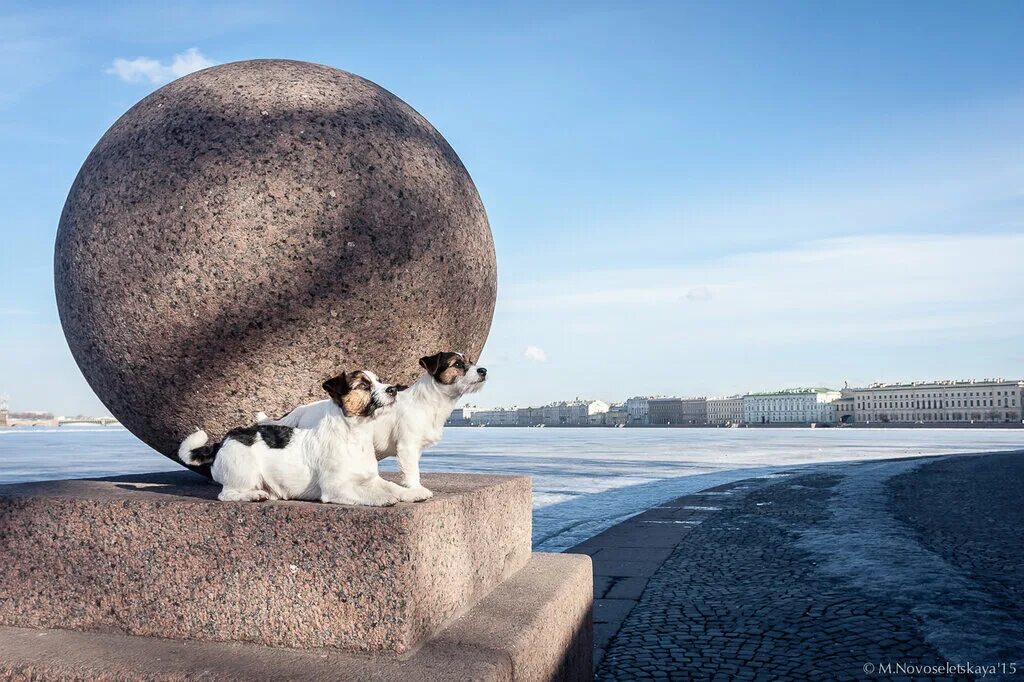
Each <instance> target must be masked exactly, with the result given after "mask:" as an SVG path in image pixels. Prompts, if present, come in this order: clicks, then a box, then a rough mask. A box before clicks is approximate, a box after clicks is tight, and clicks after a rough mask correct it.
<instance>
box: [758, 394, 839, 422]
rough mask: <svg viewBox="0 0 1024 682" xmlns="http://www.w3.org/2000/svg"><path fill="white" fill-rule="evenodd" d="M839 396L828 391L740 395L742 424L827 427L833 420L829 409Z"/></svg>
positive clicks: (832, 408) (833, 414)
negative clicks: (741, 396)
mask: <svg viewBox="0 0 1024 682" xmlns="http://www.w3.org/2000/svg"><path fill="white" fill-rule="evenodd" d="M839 397H840V394H839V391H833V390H832V389H828V388H790V389H786V390H782V391H774V392H770V393H751V394H748V395H745V396H743V421H745V422H747V423H748V424H813V423H820V424H828V423H832V422H833V421H835V408H834V407H831V406H830V403H831V402H832V401H833V400H836V399H837V398H839Z"/></svg>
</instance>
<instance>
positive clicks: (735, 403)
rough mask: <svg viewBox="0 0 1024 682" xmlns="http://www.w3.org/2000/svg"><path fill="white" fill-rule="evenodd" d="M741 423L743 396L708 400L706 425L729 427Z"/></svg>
mask: <svg viewBox="0 0 1024 682" xmlns="http://www.w3.org/2000/svg"><path fill="white" fill-rule="evenodd" d="M742 423H743V396H741V395H736V396H730V397H728V398H708V424H711V425H712V426H731V425H732V424H742Z"/></svg>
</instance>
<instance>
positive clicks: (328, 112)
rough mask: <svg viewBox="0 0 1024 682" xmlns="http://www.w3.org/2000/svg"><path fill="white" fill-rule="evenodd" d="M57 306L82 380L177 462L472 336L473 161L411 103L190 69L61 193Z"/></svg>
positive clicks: (483, 273) (306, 72)
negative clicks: (365, 375) (329, 383)
mask: <svg viewBox="0 0 1024 682" xmlns="http://www.w3.org/2000/svg"><path fill="white" fill-rule="evenodd" d="M54 268H55V280H56V292H57V306H58V309H59V311H60V318H61V323H62V324H63V326H64V333H65V335H66V336H67V340H68V344H69V345H70V347H71V351H72V353H73V354H74V357H75V360H76V361H77V362H78V365H79V367H81V369H82V372H83V373H84V374H85V377H86V379H87V380H88V382H89V384H90V386H92V388H93V390H94V391H95V392H96V394H97V395H98V396H99V398H100V399H101V400H102V401H103V403H104V404H105V405H106V406H107V407H108V408H109V409H110V411H111V413H112V414H113V415H114V416H116V417H117V418H118V419H119V420H120V421H121V423H123V424H124V425H125V426H126V427H127V428H128V429H130V430H131V431H132V433H134V434H135V435H136V436H138V437H139V438H141V439H142V440H143V441H145V442H146V443H147V444H149V445H150V446H152V447H153V448H155V449H156V450H158V451H159V452H161V453H163V454H165V455H167V456H169V457H173V456H174V455H175V452H176V450H177V447H178V443H179V441H180V440H181V439H182V438H183V437H184V436H185V435H187V434H188V433H190V432H192V431H193V430H194V429H196V427H202V428H205V429H206V430H207V431H208V432H209V433H210V434H211V436H213V437H217V436H220V435H222V434H223V433H224V432H226V431H227V430H228V429H230V428H232V427H234V426H239V425H243V424H249V423H251V422H252V418H253V413H255V412H256V411H257V410H264V411H266V412H267V413H269V414H271V415H280V414H283V413H285V412H287V411H288V410H290V409H291V408H292V407H294V406H296V405H299V404H301V403H304V402H308V401H311V400H319V399H321V398H323V397H325V396H324V394H323V392H322V390H321V388H320V384H321V382H323V380H324V379H326V378H328V377H330V376H333V375H335V374H336V373H337V372H338V371H339V370H342V369H353V368H362V367H367V368H370V369H373V370H374V371H377V372H378V373H379V374H380V375H381V376H382V377H384V378H386V379H389V380H391V381H395V382H411V381H413V380H414V379H415V378H416V376H417V375H418V373H419V369H418V367H417V361H418V359H419V358H420V357H421V356H423V355H427V354H432V353H435V352H437V351H439V350H461V351H463V352H466V353H468V354H469V355H470V356H471V357H475V356H477V355H478V354H479V353H480V351H481V350H482V349H483V345H484V342H485V340H486V339H487V333H488V331H489V329H490V324H491V316H492V314H493V312H494V302H495V291H496V266H495V259H494V244H493V242H492V239H491V232H490V228H489V226H488V223H487V216H486V214H485V212H484V207H483V204H482V203H481V201H480V196H479V195H478V193H477V190H476V187H475V186H474V185H473V181H472V179H470V177H469V173H467V172H466V169H465V167H464V166H463V165H462V162H461V161H460V160H459V157H458V156H457V155H456V154H455V152H454V151H453V150H452V148H451V147H450V146H449V145H448V143H447V142H446V141H445V139H444V138H443V137H441V135H440V133H438V132H437V131H436V130H435V129H434V128H433V127H432V126H431V125H430V123H428V122H427V120H426V119H424V118H423V117H422V116H420V115H419V114H418V113H417V112H416V111H414V110H413V109H412V108H411V107H409V105H407V104H406V103H405V102H403V101H402V100H400V99H398V98H397V97H395V96H394V95H393V94H391V93H390V92H388V91H387V90H384V89H383V88H381V87H380V86H378V85H375V84H374V83H371V82H370V81H367V80H365V79H363V78H360V77H358V76H355V75H353V74H350V73H346V72H344V71H339V70H337V69H333V68H329V67H326V66H320V65H316V64H309V63H305V62H294V61H282V60H256V61H246V62H236V63H233V64H225V65H223V66H217V67H214V68H211V69H206V70H204V71H200V72H197V73H194V74H191V75H189V76H185V77H184V78H181V79H179V80H176V81H174V82H173V83H170V84H168V85H166V86H164V87H163V88H161V89H159V90H157V91H156V92H154V93H153V94H151V95H149V96H148V97H146V98H145V99H143V100H142V101H141V102H139V103H138V104H136V105H135V106H134V107H132V108H131V109H130V110H129V111H128V112H127V113H126V114H125V115H124V116H122V117H121V118H120V119H118V121H117V122H116V123H115V124H114V125H113V126H112V127H111V128H110V130H108V131H107V133H106V134H105V135H104V136H103V138H102V139H101V140H100V141H99V143H98V144H97V145H96V147H95V149H93V150H92V153H91V154H89V157H88V158H87V159H86V161H85V164H84V165H83V166H82V169H81V171H80V172H79V173H78V177H77V178H76V179H75V182H74V185H72V187H71V192H70V193H69V195H68V199H67V203H66V204H65V206H64V211H63V214H62V215H61V219H60V227H59V229H58V232H57V244H56V253H55V257H54Z"/></svg>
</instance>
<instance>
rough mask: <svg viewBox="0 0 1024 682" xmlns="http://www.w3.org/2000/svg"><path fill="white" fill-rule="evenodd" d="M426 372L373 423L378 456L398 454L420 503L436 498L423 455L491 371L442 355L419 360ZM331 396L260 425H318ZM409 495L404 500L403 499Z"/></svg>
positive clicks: (406, 482)
mask: <svg viewBox="0 0 1024 682" xmlns="http://www.w3.org/2000/svg"><path fill="white" fill-rule="evenodd" d="M420 367H422V368H423V369H424V370H425V373H424V375H423V376H422V377H420V378H419V379H418V380H417V381H416V382H415V383H414V384H413V385H412V386H410V387H409V388H408V390H405V391H402V393H400V394H399V395H398V398H397V400H396V402H395V407H394V409H392V410H388V412H387V413H386V414H384V415H383V416H381V418H380V419H376V420H374V422H373V448H374V450H375V451H376V455H377V459H384V458H385V457H392V456H397V457H398V466H399V468H401V470H402V483H403V485H404V486H405V488H406V490H407V492H408V493H411V494H412V495H413V497H414V499H415V500H416V501H417V502H418V501H420V500H426V499H428V498H429V497H431V496H433V493H432V492H430V491H429V490H427V489H426V488H424V487H423V485H422V484H421V483H420V456H421V455H422V453H423V450H424V449H425V448H428V447H430V446H432V445H435V444H437V443H438V441H440V440H441V435H442V431H443V429H444V422H445V420H446V419H448V416H449V415H451V413H452V409H453V408H454V407H455V403H456V402H458V401H459V399H460V398H462V396H464V395H467V394H469V393H473V392H475V391H479V390H480V389H481V388H483V385H484V382H485V381H486V380H487V370H486V369H485V368H483V367H477V366H476V365H474V364H473V363H472V362H471V361H470V360H469V359H468V358H467V357H466V356H465V355H463V354H462V353H448V352H444V353H437V354H436V355H430V356H427V357H423V358H420ZM330 402H331V401H329V400H321V401H319V402H315V403H308V404H306V405H302V406H301V407H297V408H295V409H294V410H292V411H291V412H290V413H288V414H287V415H285V416H284V417H281V418H280V419H278V420H275V421H270V420H266V415H265V414H263V413H260V414H258V415H257V420H258V421H260V422H261V424H266V425H281V426H290V427H294V428H312V427H314V426H316V425H317V424H318V423H319V422H320V421H321V420H322V419H323V418H324V417H325V415H326V414H327V412H328V410H329V409H330ZM403 499H404V498H403Z"/></svg>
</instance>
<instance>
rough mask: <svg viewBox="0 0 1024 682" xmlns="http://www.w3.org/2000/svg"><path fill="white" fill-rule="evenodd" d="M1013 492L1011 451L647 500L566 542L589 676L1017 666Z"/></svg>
mask: <svg viewBox="0 0 1024 682" xmlns="http://www.w3.org/2000/svg"><path fill="white" fill-rule="evenodd" d="M1022 489H1024V453H1003V454H992V455H970V456H955V457H941V458H925V459H909V460H888V461H878V462H866V463H860V464H846V465H837V466H817V467H805V468H802V469H800V470H795V471H794V472H793V473H792V475H790V476H788V477H775V478H762V479H755V480H751V481H743V482H739V483H734V484H729V485H726V486H721V487H719V488H716V489H713V490H711V491H706V492H705V493H703V494H702V495H696V496H688V497H686V498H681V499H680V500H679V501H677V502H676V503H673V504H671V505H665V506H663V507H660V508H657V509H653V510H650V511H649V512H647V513H646V514H644V515H641V516H639V517H635V518H634V519H630V520H629V521H627V522H625V523H624V524H620V526H617V527H616V528H613V529H610V530H609V531H607V532H606V533H603V534H602V535H599V536H597V537H595V538H593V539H591V540H589V541H587V542H586V543H583V544H582V545H580V547H579V548H578V550H575V551H586V552H587V553H589V554H591V555H592V556H593V557H594V565H595V573H596V577H595V598H596V599H597V601H596V604H595V643H596V646H597V647H598V650H597V652H596V653H597V658H598V659H599V664H598V669H597V677H598V679H602V680H628V679H644V678H651V679H674V680H675V679H679V680H683V679H723V680H724V679H765V680H769V679H799V680H803V679H890V678H893V677H896V678H902V679H912V678H914V679H972V678H975V677H977V678H981V677H982V675H981V674H980V673H981V672H982V670H981V669H980V668H979V667H978V666H986V669H985V670H984V672H985V675H984V677H985V678H986V679H993V678H996V679H998V678H1006V679H1013V678H1017V679H1024V495H1022V494H1021V491H1022ZM648 539H649V540H650V541H649V542H648V541H647V540H648ZM947 663H950V664H953V665H956V664H959V665H960V666H961V668H960V670H959V671H958V670H957V669H956V668H949V667H943V666H946V665H947ZM968 663H969V664H970V665H971V666H973V667H971V668H970V669H969V670H968V669H965V668H964V667H963V666H965V665H966V664H968ZM900 666H903V667H902V668H900ZM913 666H925V667H924V668H918V669H916V670H915V669H914V668H913ZM988 666H993V667H988ZM1014 668H1016V670H1018V671H1019V672H1017V674H1016V675H1011V674H1010V673H1011V671H1012V670H1013V669H1014ZM901 670H903V671H906V672H907V673H909V674H899V673H900V671H901ZM865 671H870V672H865ZM887 671H888V672H887Z"/></svg>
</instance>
